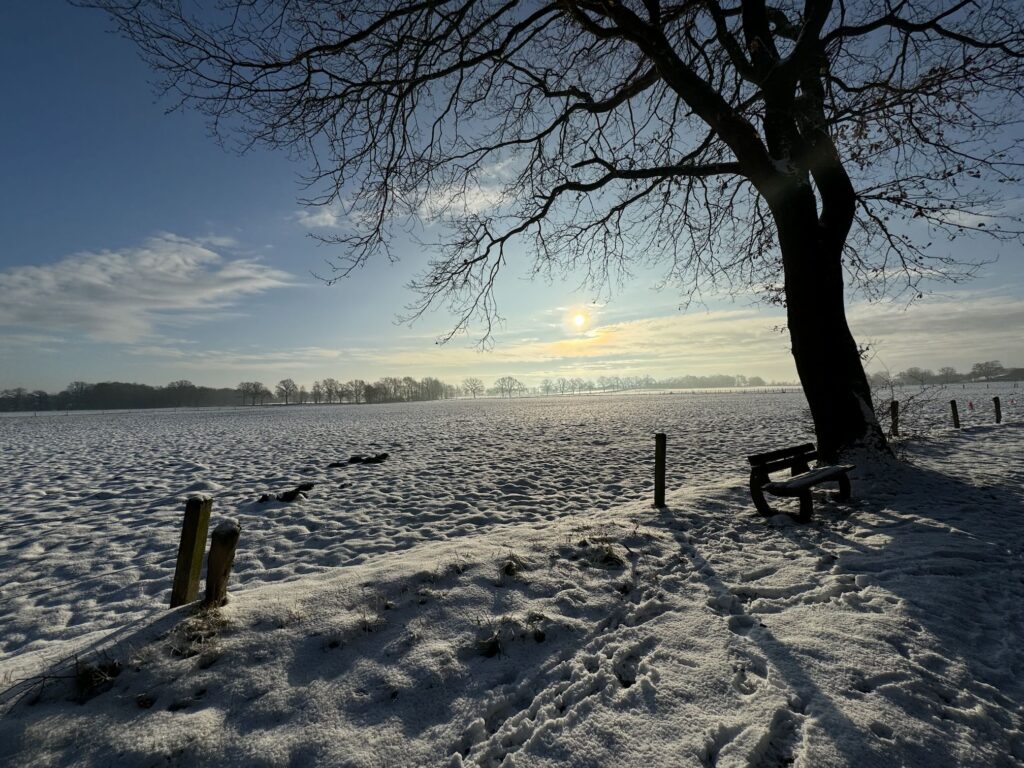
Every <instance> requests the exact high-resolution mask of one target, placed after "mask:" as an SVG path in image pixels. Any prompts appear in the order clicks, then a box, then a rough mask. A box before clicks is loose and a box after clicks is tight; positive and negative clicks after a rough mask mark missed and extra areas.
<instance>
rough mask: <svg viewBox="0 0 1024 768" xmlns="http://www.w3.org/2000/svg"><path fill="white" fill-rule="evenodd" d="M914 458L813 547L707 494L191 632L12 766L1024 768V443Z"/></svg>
mask: <svg viewBox="0 0 1024 768" xmlns="http://www.w3.org/2000/svg"><path fill="white" fill-rule="evenodd" d="M910 453H911V455H910V459H911V463H909V464H903V465H900V466H898V467H884V468H882V467H872V466H868V467H861V468H859V469H858V472H857V475H856V476H855V478H854V493H855V499H854V501H853V502H851V503H849V504H845V505H842V506H840V505H836V504H832V503H829V502H828V501H827V500H825V499H824V498H822V499H820V500H819V502H818V504H817V511H816V515H815V518H814V521H813V522H812V523H811V524H810V525H806V526H802V525H795V524H793V523H792V522H791V521H790V520H789V519H788V518H786V517H785V516H779V517H776V518H772V519H770V520H764V519H762V518H759V517H757V516H756V515H755V514H753V513H752V507H751V504H750V500H749V496H748V495H747V494H746V492H745V490H744V488H743V487H742V486H741V485H739V484H737V483H736V482H735V481H734V480H730V481H729V482H722V481H719V482H703V483H701V484H700V485H699V486H697V487H693V486H690V487H689V488H687V489H684V490H680V491H678V492H676V493H674V494H670V497H669V507H668V508H667V509H664V510H655V509H652V508H651V507H650V506H648V505H647V504H646V503H644V502H639V501H638V502H630V503H626V504H622V505H618V506H613V507H609V508H607V509H596V510H587V511H584V510H578V511H574V512H573V513H572V514H569V515H562V516H556V517H555V518H554V519H552V520H544V521H537V520H527V521H523V522H518V523H512V524H509V525H505V526H501V527H497V528H493V527H492V528H481V529H480V530H478V531H476V532H474V533H472V534H467V535H464V536H461V537H459V538H454V539H447V540H438V541H428V542H424V543H421V544H419V545H417V546H413V547H411V548H408V549H405V550H404V551H400V552H392V553H382V554H379V555H375V556H368V557H367V558H365V559H364V561H363V562H362V563H361V564H358V565H353V566H351V567H347V568H343V569H335V570H333V571H327V572H323V573H319V574H312V575H309V576H306V577H305V578H303V579H301V580H295V581H290V582H280V583H275V584H266V585H263V586H259V587H258V588H257V587H253V588H249V589H242V590H238V591H237V592H236V593H235V597H234V600H233V601H232V603H231V604H230V605H229V606H228V607H227V608H225V609H224V610H223V612H222V617H221V619H219V620H198V619H187V620H185V621H184V622H182V621H181V620H182V618H183V616H184V611H178V612H175V613H164V614H163V616H162V617H161V618H159V619H158V620H157V621H156V622H155V623H154V624H151V625H148V626H145V627H143V628H142V629H137V628H136V629H130V630H126V631H124V632H121V633H119V634H118V636H117V638H116V642H114V643H112V644H108V645H107V647H106V649H105V651H104V652H103V653H102V654H100V655H99V656H94V657H92V658H94V659H99V660H104V659H106V660H117V661H118V662H119V663H120V664H121V665H122V671H121V672H120V674H119V675H118V676H117V677H116V678H115V679H112V680H111V681H110V685H109V689H108V690H104V689H106V688H108V686H106V685H99V686H95V687H90V686H85V687H84V688H80V689H79V690H78V692H77V694H75V692H74V691H73V688H72V687H71V686H70V685H69V684H68V683H67V682H66V681H61V680H56V681H52V682H51V683H49V684H48V685H47V686H45V687H43V689H42V691H41V692H40V685H39V684H38V683H36V684H33V685H28V686H23V687H21V688H20V689H19V691H20V692H21V693H24V694H25V698H24V699H23V700H22V701H21V703H20V705H19V706H17V707H15V708H14V709H13V711H11V712H10V713H8V714H7V715H6V716H4V717H3V719H2V720H0V745H2V746H0V762H3V761H5V760H6V761H10V762H11V763H12V764H19V765H22V764H24V765H30V764H36V765H113V764H117V765H152V764H155V763H160V764H171V765H181V766H184V765H190V766H191V765H197V764H209V765H239V766H243V765H244V766H250V765H267V766H271V765H272V766H285V765H303V766H305V765H324V766H327V765H331V766H338V765H340V766H384V765H389V766H390V765H394V766H414V765H423V766H442V765H447V766H459V765H464V766H499V765H501V766H566V765H568V766H612V765H614V766H691V765H692V766H711V765H717V766H732V765H736V766H782V765H797V766H808V767H810V766H813V767H815V768H817V767H818V766H858V767H859V766H899V765H906V766H922V768H923V767H925V766H929V767H930V766H937V765H943V766H945V765H965V766H1004V765H1005V766H1013V765H1020V764H1021V763H1022V762H1024V733H1022V730H1021V728H1022V724H1024V723H1022V706H1024V683H1022V682H1021V681H1022V672H1024V669H1022V664H1024V656H1022V652H1021V650H1020V639H1021V636H1022V633H1024V616H1022V606H1024V465H1022V462H1021V456H1024V426H1022V425H1021V424H1019V423H1016V424H1007V425H1003V426H1001V427H998V428H997V427H973V428H971V429H968V430H965V431H963V432H960V433H953V432H952V431H947V432H943V433H941V434H936V435H935V436H934V437H933V438H930V439H927V440H923V441H919V442H917V443H915V444H914V445H913V446H912V447H911V451H910ZM74 695H77V696H78V697H79V698H80V699H82V700H84V703H83V704H78V703H71V702H69V701H68V699H69V697H72V696H74ZM30 701H34V702H35V703H34V704H33V705H31V706H30V705H29V702H30Z"/></svg>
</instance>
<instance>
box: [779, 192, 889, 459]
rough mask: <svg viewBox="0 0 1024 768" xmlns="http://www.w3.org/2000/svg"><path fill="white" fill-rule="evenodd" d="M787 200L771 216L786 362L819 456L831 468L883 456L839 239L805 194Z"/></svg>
mask: <svg viewBox="0 0 1024 768" xmlns="http://www.w3.org/2000/svg"><path fill="white" fill-rule="evenodd" d="M807 195H809V196H810V200H809V201H808V200H807V199H806V196H807ZM787 197H788V198H789V205H785V206H781V207H779V208H777V209H776V210H775V211H774V214H775V220H776V223H777V225H778V232H779V244H780V247H781V250H782V262H783V268H784V272H785V288H786V312H787V318H788V326H789V336H790V340H791V342H792V350H793V359H794V360H795V361H796V369H797V373H798V374H799V376H800V383H801V384H802V385H803V390H804V395H805V397H806V398H807V403H808V405H809V406H810V409H811V417H812V418H813V419H814V431H815V434H816V435H817V441H818V451H819V453H820V455H821V458H822V459H823V460H824V461H830V462H834V461H836V460H837V459H839V457H840V455H841V454H842V453H844V452H845V451H847V450H849V449H851V448H854V447H859V446H864V447H869V448H873V449H876V450H884V451H888V448H887V446H886V442H885V436H884V435H883V434H882V430H881V427H880V426H879V424H878V419H877V418H876V417H875V412H874V408H873V407H872V403H871V389H870V387H869V386H868V381H867V377H866V376H865V374H864V366H863V365H862V364H861V360H860V353H859V351H858V349H857V343H856V342H855V341H854V339H853V334H852V333H851V332H850V327H849V325H848V324H847V322H846V308H845V297H844V295H843V270H842V243H843V239H844V234H845V233H842V232H840V233H836V232H829V231H828V230H827V228H826V227H825V226H824V225H823V224H821V223H820V221H819V219H818V216H817V211H816V206H815V205H814V199H813V192H812V191H811V190H810V188H809V187H806V188H805V189H801V190H797V191H796V192H795V194H794V195H792V196H787ZM808 203H809V204H808Z"/></svg>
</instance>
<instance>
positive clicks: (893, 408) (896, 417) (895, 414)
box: [889, 400, 900, 437]
mask: <svg viewBox="0 0 1024 768" xmlns="http://www.w3.org/2000/svg"><path fill="white" fill-rule="evenodd" d="M889 416H890V418H891V419H892V436H893V437H899V436H900V401H899V400H893V401H892V402H891V403H889Z"/></svg>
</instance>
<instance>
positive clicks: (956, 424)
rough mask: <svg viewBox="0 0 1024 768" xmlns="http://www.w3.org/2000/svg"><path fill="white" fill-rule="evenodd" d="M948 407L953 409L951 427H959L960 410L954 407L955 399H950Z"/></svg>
mask: <svg viewBox="0 0 1024 768" xmlns="http://www.w3.org/2000/svg"><path fill="white" fill-rule="evenodd" d="M949 407H950V408H952V409H953V429H960V412H959V411H957V409H956V400H950V401H949Z"/></svg>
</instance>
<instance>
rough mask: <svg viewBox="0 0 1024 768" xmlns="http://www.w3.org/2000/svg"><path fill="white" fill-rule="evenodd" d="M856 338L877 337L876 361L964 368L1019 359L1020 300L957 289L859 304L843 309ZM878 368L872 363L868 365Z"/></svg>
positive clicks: (1023, 321)
mask: <svg viewBox="0 0 1024 768" xmlns="http://www.w3.org/2000/svg"><path fill="white" fill-rule="evenodd" d="M848 315H849V320H850V327H851V328H852V329H853V332H854V335H855V336H856V337H857V339H858V341H860V342H862V343H864V342H868V341H871V340H877V342H878V344H877V345H876V346H875V350H876V351H877V352H878V361H879V362H882V363H885V364H889V365H892V366H893V367H894V370H899V369H901V368H905V367H907V366H911V365H917V366H921V367H933V368H934V367H939V366H943V365H955V366H966V365H969V364H970V363H972V362H977V361H979V360H990V359H1002V360H1003V362H1004V363H1006V364H1007V365H1020V364H1021V362H1022V361H1024V336H1022V334H1021V328H1024V299H1021V298H1018V297H1014V296H1008V295H1005V294H1002V293H999V292H995V291H970V290H964V291H956V292H953V293H948V294H944V295H934V296H928V297H926V298H925V299H924V300H922V301H920V302H916V303H914V304H912V305H910V306H909V307H907V306H904V305H903V304H896V303H884V304H867V303H858V304H855V305H854V306H852V307H851V308H850V311H849V313H848ZM870 367H877V366H869V368H870Z"/></svg>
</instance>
